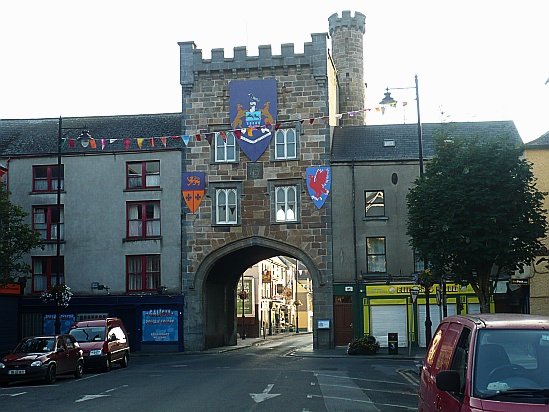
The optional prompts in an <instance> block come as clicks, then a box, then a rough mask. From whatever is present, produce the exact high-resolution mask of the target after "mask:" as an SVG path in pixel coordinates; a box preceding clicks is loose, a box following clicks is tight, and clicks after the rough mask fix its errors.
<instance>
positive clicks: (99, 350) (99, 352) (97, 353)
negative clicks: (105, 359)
mask: <svg viewBox="0 0 549 412" xmlns="http://www.w3.org/2000/svg"><path fill="white" fill-rule="evenodd" d="M97 355H101V349H94V350H91V351H90V356H97Z"/></svg>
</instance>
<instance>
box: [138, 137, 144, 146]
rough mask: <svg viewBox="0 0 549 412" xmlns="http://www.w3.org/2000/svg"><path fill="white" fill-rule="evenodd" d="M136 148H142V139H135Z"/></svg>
mask: <svg viewBox="0 0 549 412" xmlns="http://www.w3.org/2000/svg"><path fill="white" fill-rule="evenodd" d="M137 146H139V148H140V149H141V146H143V138H138V139H137Z"/></svg>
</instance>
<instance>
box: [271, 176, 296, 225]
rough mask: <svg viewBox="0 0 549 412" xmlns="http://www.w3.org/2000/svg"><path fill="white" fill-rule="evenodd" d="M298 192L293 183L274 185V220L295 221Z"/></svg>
mask: <svg viewBox="0 0 549 412" xmlns="http://www.w3.org/2000/svg"><path fill="white" fill-rule="evenodd" d="M298 193H299V192H298V190H297V186H295V185H292V186H276V187H275V203H276V204H275V220H276V221H277V222H296V221H297V208H298V203H299V198H298ZM292 195H293V199H292Z"/></svg>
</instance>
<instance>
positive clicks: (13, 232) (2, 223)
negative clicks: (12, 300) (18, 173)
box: [0, 182, 43, 284]
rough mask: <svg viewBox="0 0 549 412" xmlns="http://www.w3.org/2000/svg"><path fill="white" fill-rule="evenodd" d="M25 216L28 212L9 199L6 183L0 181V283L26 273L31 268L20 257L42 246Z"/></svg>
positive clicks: (15, 279)
mask: <svg viewBox="0 0 549 412" xmlns="http://www.w3.org/2000/svg"><path fill="white" fill-rule="evenodd" d="M26 216H28V213H25V212H24V211H23V209H21V207H19V206H17V205H14V204H12V203H11V202H10V201H9V192H8V190H7V188H6V184H5V183H4V182H0V284H7V283H13V282H16V281H18V280H19V278H21V277H25V276H26V275H28V274H29V273H30V272H31V268H30V266H29V265H28V264H27V263H24V262H23V261H22V260H21V258H22V257H23V256H24V255H26V254H27V253H29V252H30V251H31V249H32V248H34V247H40V246H42V240H41V238H40V234H39V233H38V232H37V231H36V230H34V229H32V228H31V227H30V226H29V225H28V224H27V223H25V222H24V219H25V217H26ZM42 247H43V246H42Z"/></svg>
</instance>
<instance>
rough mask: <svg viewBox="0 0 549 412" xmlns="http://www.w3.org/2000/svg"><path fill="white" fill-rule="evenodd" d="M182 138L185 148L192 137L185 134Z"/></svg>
mask: <svg viewBox="0 0 549 412" xmlns="http://www.w3.org/2000/svg"><path fill="white" fill-rule="evenodd" d="M181 137H182V138H183V143H185V146H187V145H188V144H189V140H190V139H191V136H189V135H188V134H184V135H183V136H181Z"/></svg>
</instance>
